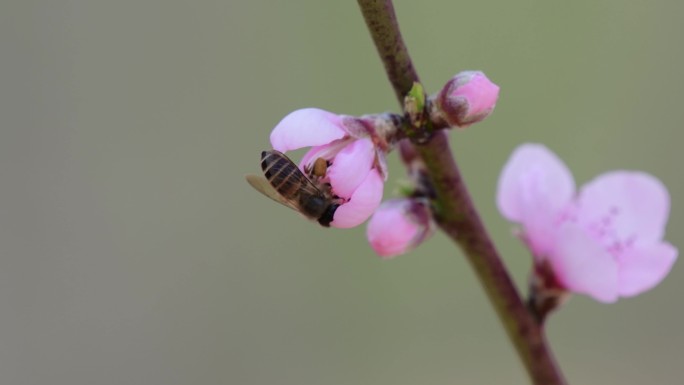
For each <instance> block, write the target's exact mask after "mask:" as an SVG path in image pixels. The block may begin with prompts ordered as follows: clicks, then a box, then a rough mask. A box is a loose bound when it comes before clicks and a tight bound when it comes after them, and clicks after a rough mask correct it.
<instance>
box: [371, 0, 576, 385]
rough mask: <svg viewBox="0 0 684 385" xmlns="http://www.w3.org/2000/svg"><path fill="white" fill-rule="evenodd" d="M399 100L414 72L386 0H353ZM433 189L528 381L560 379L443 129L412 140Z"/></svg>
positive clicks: (442, 218) (439, 217)
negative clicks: (423, 140) (422, 140)
mask: <svg viewBox="0 0 684 385" xmlns="http://www.w3.org/2000/svg"><path fill="white" fill-rule="evenodd" d="M358 3H359V6H360V7H361V12H362V13H363V17H364V19H365V20H366V24H367V25H368V29H369V31H370V34H371V36H372V38H373V41H374V42H375V46H376V48H377V50H378V53H379V55H380V58H381V59H382V62H383V64H384V66H385V71H386V72H387V77H388V78H389V81H390V83H391V84H392V86H393V88H394V92H395V94H396V96H397V99H398V101H399V104H401V105H402V106H403V101H404V96H405V95H406V94H407V93H408V91H409V90H410V89H411V86H412V85H413V82H418V81H419V79H418V74H417V73H416V70H415V68H414V67H413V64H412V62H411V57H410V56H409V54H408V50H407V48H406V46H405V45H404V42H403V39H402V37H401V33H400V32H399V25H398V23H397V18H396V15H395V13H394V6H393V5H392V1H391V0H358ZM416 149H417V151H418V153H419V154H420V156H421V157H422V159H423V161H424V162H425V165H426V167H427V170H428V172H429V174H430V178H431V180H432V183H433V185H434V188H435V191H436V195H437V196H436V199H435V202H434V205H433V206H434V207H435V213H434V215H435V219H436V221H437V223H438V224H439V226H440V228H441V229H442V230H443V231H444V232H445V233H446V234H447V235H448V236H449V237H450V238H451V239H452V240H453V241H454V242H455V243H456V244H457V245H458V246H460V247H461V249H462V250H463V252H464V254H465V255H466V257H467V258H468V260H469V261H470V264H471V266H472V267H473V269H474V270H475V273H476V274H477V276H478V278H479V279H480V282H481V283H482V286H483V287H484V289H485V292H486V293H487V296H488V297H489V300H490V301H491V303H492V305H493V306H494V309H495V310H496V313H497V314H498V316H499V319H500V320H501V322H502V324H503V326H504V328H505V329H506V332H507V334H508V337H509V338H510V340H511V342H512V343H513V345H514V346H515V348H516V350H517V352H518V355H519V356H520V358H521V360H522V362H523V365H524V366H525V369H526V370H527V372H528V374H529V376H530V379H531V380H532V382H533V384H537V385H542V384H543V385H564V384H566V382H565V380H564V379H563V375H562V373H561V372H560V369H559V368H558V367H557V365H556V364H555V362H554V359H553V354H552V353H551V350H550V348H549V346H548V344H547V342H546V338H545V336H544V330H543V327H542V325H541V324H539V323H538V322H537V321H536V320H535V318H534V317H533V315H532V314H531V313H530V312H529V311H528V310H527V308H526V306H525V304H524V302H523V301H522V298H521V297H520V294H519V293H518V291H517V289H516V287H515V285H514V283H513V280H512V279H511V277H510V275H509V274H508V272H507V270H506V267H505V266H504V264H503V262H502V261H501V258H500V257H499V254H498V252H497V250H496V248H495V247H494V243H493V242H492V240H491V239H490V237H489V235H488V234H487V230H486V229H485V227H484V225H483V223H482V220H481V219H480V216H479V214H478V212H477V210H476V209H475V206H474V205H473V202H472V199H471V198H470V194H469V193H468V189H467V188H466V184H465V181H464V180H463V177H462V176H461V173H460V171H459V169H458V167H457V166H456V162H455V160H454V158H453V156H452V152H451V149H450V147H449V141H448V137H447V135H446V133H445V132H444V130H438V131H436V132H435V133H434V135H433V136H432V137H431V138H430V139H429V140H428V141H427V142H426V143H424V144H420V145H416Z"/></svg>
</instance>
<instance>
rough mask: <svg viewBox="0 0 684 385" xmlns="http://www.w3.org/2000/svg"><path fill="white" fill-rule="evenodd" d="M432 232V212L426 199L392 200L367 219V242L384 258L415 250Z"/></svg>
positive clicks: (383, 204) (384, 203)
mask: <svg viewBox="0 0 684 385" xmlns="http://www.w3.org/2000/svg"><path fill="white" fill-rule="evenodd" d="M432 232H433V226H432V222H431V219H430V212H429V210H428V207H427V205H426V203H425V202H423V200H420V199H392V200H389V201H386V202H383V203H382V204H381V205H380V207H379V208H378V209H377V210H376V211H375V214H373V217H372V218H371V220H370V221H369V222H368V228H367V230H366V235H367V237H368V242H369V243H370V245H371V247H372V248H373V250H375V252H376V253H377V254H378V255H379V256H380V257H382V258H391V257H395V256H397V255H400V254H404V253H406V252H409V251H411V250H413V248H415V247H416V246H418V245H419V244H421V243H422V242H423V241H424V240H425V239H427V238H428V236H430V235H431V234H432Z"/></svg>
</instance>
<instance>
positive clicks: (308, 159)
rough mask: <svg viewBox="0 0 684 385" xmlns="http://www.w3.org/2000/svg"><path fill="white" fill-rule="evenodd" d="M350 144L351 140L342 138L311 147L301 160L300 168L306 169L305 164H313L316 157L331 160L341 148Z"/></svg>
mask: <svg viewBox="0 0 684 385" xmlns="http://www.w3.org/2000/svg"><path fill="white" fill-rule="evenodd" d="M348 144H349V140H347V139H340V140H335V141H334V142H332V143H330V144H324V145H322V146H314V147H311V149H310V150H309V151H307V152H306V154H304V156H303V157H302V160H301V162H299V168H300V169H302V170H303V169H304V166H305V165H311V164H312V163H313V162H314V161H315V160H316V159H318V158H323V159H325V160H331V159H333V158H334V157H335V155H337V153H338V152H340V150H342V149H343V148H344V147H345V146H347V145H348Z"/></svg>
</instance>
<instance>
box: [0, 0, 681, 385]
mask: <svg viewBox="0 0 684 385" xmlns="http://www.w3.org/2000/svg"><path fill="white" fill-rule="evenodd" d="M395 5H396V9H397V12H398V15H399V19H400V22H401V24H402V29H403V33H404V36H405V39H406V41H407V44H408V46H409V48H410V51H411V53H412V55H413V58H414V61H415V64H416V66H417V69H418V71H419V72H420V74H421V77H422V80H423V82H424V84H425V87H426V88H427V90H429V91H431V92H435V91H437V90H438V89H439V87H440V86H441V85H442V84H443V83H444V82H445V81H446V80H447V79H448V78H449V77H450V76H452V75H453V74H455V73H456V72H458V71H461V70H465V69H480V70H483V71H485V72H486V73H487V74H488V75H489V77H490V78H491V79H493V80H494V81H495V82H496V83H498V84H499V85H500V86H501V90H502V91H501V97H500V99H499V104H498V106H497V108H496V111H495V113H494V114H493V115H492V116H491V117H490V118H489V119H488V120H487V121H485V122H483V123H481V124H478V125H476V126H473V127H471V128H469V129H468V130H466V131H463V132H453V133H452V134H451V140H452V144H453V147H454V151H455V153H456V156H457V159H458V161H459V163H460V165H461V167H462V169H463V172H464V174H465V177H466V178H467V181H468V183H469V185H470V188H471V190H472V193H473V195H474V198H475V201H476V203H477V206H478V207H479V209H480V210H481V212H482V214H483V216H484V219H485V221H486V223H487V225H488V227H489V229H490V230H491V233H492V234H493V236H494V238H495V240H496V242H497V244H498V246H499V248H500V249H501V251H502V253H503V255H504V258H505V262H506V264H507V265H508V266H509V267H510V270H511V273H512V274H513V276H514V277H515V279H516V281H517V282H518V284H519V285H520V287H521V288H524V287H525V283H526V277H527V271H528V268H529V264H530V257H529V255H528V253H527V252H526V250H525V249H524V248H523V247H522V246H521V245H519V243H518V242H517V241H516V240H515V239H514V238H513V237H512V236H511V232H510V229H511V226H510V225H509V224H508V223H506V222H505V221H504V220H503V219H501V218H500V216H499V215H498V213H497V211H496V208H495V205H494V194H495V186H496V181H497V177H498V174H499V171H500V169H501V167H502V165H503V163H504V161H505V160H506V158H507V157H508V156H509V154H510V152H511V151H512V150H513V148H515V146H517V145H518V144H520V143H523V142H541V143H544V144H546V145H547V146H548V147H550V148H551V149H553V150H554V151H555V152H557V153H558V154H559V156H560V157H561V158H563V159H564V160H565V161H566V162H567V163H568V164H569V166H570V168H571V169H572V171H573V173H574V175H575V177H576V179H577V181H578V182H579V183H583V182H586V181H587V180H589V179H591V178H592V177H593V176H595V175H597V174H598V173H601V172H604V171H607V170H611V169H617V168H627V169H639V170H645V171H648V172H650V173H652V174H654V175H656V176H658V177H659V178H661V179H662V180H663V181H664V182H665V183H666V184H667V186H668V187H669V189H670V193H671V196H672V212H671V220H670V223H669V227H668V239H669V240H670V241H671V242H672V243H674V244H675V245H678V246H679V247H680V248H681V247H684V236H683V235H682V231H684V182H683V181H682V172H683V167H682V166H683V164H682V163H683V162H682V152H681V148H682V139H683V138H684V134H682V128H683V126H684V108H682V104H683V101H684V97H683V96H682V95H683V94H682V89H684V77H683V76H682V68H684V49H683V46H682V44H681V38H682V35H683V33H684V23H682V22H681V15H682V14H684V3H683V2H678V1H665V0H663V1H648V2H647V1H631V2H627V1H622V0H605V1H604V0H598V1H548V0H545V1H541V0H527V1H480V0H478V1H475V0H463V1H429V2H417V1H408V0H398V1H396V4H395ZM308 106H317V107H320V108H324V109H328V110H331V111H336V112H340V113H347V114H364V113H371V112H382V111H397V105H396V102H395V100H394V95H393V92H392V90H391V88H390V86H389V85H388V83H387V81H386V78H385V75H384V73H383V71H382V66H381V64H380V61H379V60H378V58H377V57H376V53H375V48H374V46H373V45H372V42H371V40H370V38H369V36H368V34H367V31H366V28H365V25H364V24H363V21H362V17H361V15H360V13H359V10H358V7H357V4H356V2H354V1H344V2H332V1H328V2H320V1H312V0H308V1H306V0H290V1H270V2H266V1H246V0H243V1H230V0H228V1H226V0H224V1H215V0H198V1H179V0H163V1H162V0H135V1H133V0H119V1H103V0H53V1H47V0H45V1H38V0H36V1H33V0H28V1H26V0H5V1H2V2H0V383H2V384H17V385H19V384H27V385H28V384H51V385H60V384H65V385H66V384H70V385H73V384H89V385H90V384H160V385H161V384H164V385H170V384H235V385H252V384H283V385H287V384H293V385H294V384H332V385H334V384H375V385H381V384H392V385H398V384H447V383H449V384H503V383H505V384H526V383H527V379H526V376H525V373H524V372H523V369H522V367H521V365H520V364H519V362H518V358H517V357H516V355H515V354H514V351H513V349H512V348H511V346H510V344H509V342H508V341H507V339H506V337H505V335H504V333H503V331H502V329H501V327H500V325H499V321H498V320H497V319H496V318H495V315H494V312H493V310H492V308H491V306H490V305H489V304H488V303H487V302H486V300H485V297H484V295H483V291H482V289H481V288H480V286H479V283H478V282H477V281H476V280H475V279H474V277H473V274H472V272H471V270H470V267H469V266H468V264H467V262H466V261H465V259H464V258H463V256H462V254H461V253H460V252H459V251H457V250H456V249H455V248H454V247H453V246H452V245H451V244H450V242H449V241H448V240H447V239H446V238H445V237H444V236H442V235H437V236H435V237H434V238H433V239H431V240H430V242H429V243H427V244H425V245H423V246H421V247H420V248H419V249H418V250H416V251H415V252H413V253H411V254H409V255H405V256H402V257H400V258H397V259H395V260H392V261H381V260H380V259H379V258H377V257H376V256H374V254H373V253H372V251H371V249H370V248H369V247H368V245H367V243H366V240H365V231H364V230H365V229H364V227H363V226H362V227H360V228H356V229H352V230H328V229H322V228H319V227H318V226H317V225H315V224H313V223H310V222H307V221H305V220H303V219H302V218H300V217H299V216H297V215H296V214H294V213H293V212H291V211H289V210H288V209H286V208H283V207H280V206H278V205H276V204H275V203H273V202H271V201H269V200H267V199H265V198H264V197H262V196H261V195H259V194H257V193H256V192H255V191H253V190H251V188H250V187H249V186H248V185H247V184H246V183H245V182H244V179H243V175H244V174H246V173H255V172H258V170H259V165H258V160H259V152H260V151H261V150H262V149H264V148H267V147H268V146H269V142H268V135H269V132H270V130H271V128H272V127H273V126H274V125H275V124H276V123H277V122H278V121H279V120H280V119H281V118H282V117H283V116H284V115H286V114H287V113H288V112H290V111H292V110H294V109H297V108H301V107H308ZM391 162H392V163H391V178H390V180H389V181H388V184H387V188H386V196H387V197H389V196H391V195H392V193H393V191H394V190H395V186H396V185H397V182H398V181H399V180H401V179H402V178H403V170H402V168H401V166H400V164H399V163H398V162H397V160H396V156H395V155H393V156H392V157H391ZM683 279H684V267H683V266H682V263H681V261H680V262H679V263H677V264H676V265H675V267H674V269H673V271H672V272H671V274H670V275H669V276H668V277H667V279H666V280H665V281H664V283H663V284H661V285H660V286H658V287H657V288H656V289H655V290H653V291H651V292H648V293H646V294H644V295H642V296H639V297H636V298H632V299H628V300H622V301H620V302H618V303H616V304H614V305H602V304H598V303H596V302H594V301H592V300H590V299H587V298H584V297H576V298H573V299H572V300H571V301H570V302H569V303H568V304H567V306H566V307H565V308H564V309H563V310H562V311H561V312H559V313H557V314H555V315H554V316H553V317H552V319H551V320H550V322H549V324H548V333H549V338H550V340H551V342H552V345H553V348H554V350H555V352H556V355H557V358H558V360H559V361H560V363H561V365H562V367H563V369H564V371H565V373H566V375H567V377H568V379H569V380H570V382H571V383H574V384H620V385H624V384H644V383H649V384H678V383H681V382H682V377H683V375H684V365H683V364H684V359H683V358H682V357H683V355H684V336H683V334H682V325H684V309H683V308H682V304H683V301H684V300H683V299H682V295H681V293H682V290H683V289H684V282H683V281H682V280H683Z"/></svg>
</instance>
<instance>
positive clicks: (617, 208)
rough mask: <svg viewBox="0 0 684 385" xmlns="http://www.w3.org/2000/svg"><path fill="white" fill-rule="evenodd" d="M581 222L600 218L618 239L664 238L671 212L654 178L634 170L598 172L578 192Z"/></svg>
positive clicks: (643, 239) (648, 239)
mask: <svg viewBox="0 0 684 385" xmlns="http://www.w3.org/2000/svg"><path fill="white" fill-rule="evenodd" d="M578 201H579V204H580V208H581V217H582V221H585V222H591V221H594V222H596V221H603V222H604V223H608V224H609V226H610V229H611V230H613V231H615V232H616V235H617V237H618V238H619V239H622V240H626V239H629V238H630V237H636V239H637V240H638V242H642V241H647V242H648V241H659V240H661V239H662V238H663V235H664V232H665V225H666V224H667V217H668V215H669V212H670V196H669V194H668V192H667V188H666V187H665V186H664V185H663V184H662V182H660V181H659V180H658V179H656V178H655V177H653V176H651V175H649V174H646V173H642V172H634V171H613V172H609V173H605V174H602V175H599V176H598V177H596V178H595V179H594V180H592V181H591V182H589V183H587V184H586V185H585V186H584V187H583V188H582V191H581V192H580V196H579V199H578Z"/></svg>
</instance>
